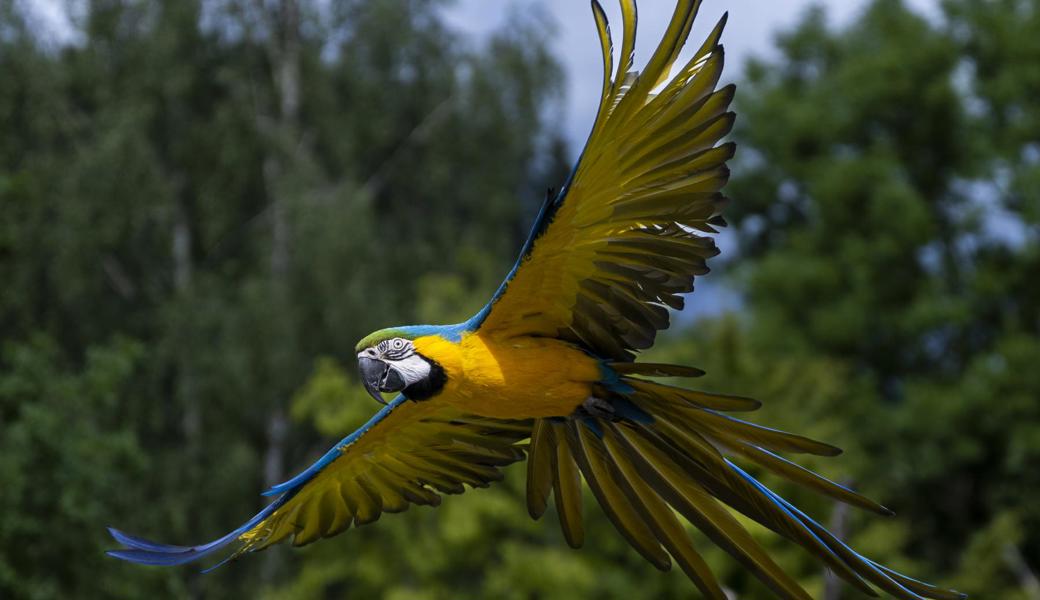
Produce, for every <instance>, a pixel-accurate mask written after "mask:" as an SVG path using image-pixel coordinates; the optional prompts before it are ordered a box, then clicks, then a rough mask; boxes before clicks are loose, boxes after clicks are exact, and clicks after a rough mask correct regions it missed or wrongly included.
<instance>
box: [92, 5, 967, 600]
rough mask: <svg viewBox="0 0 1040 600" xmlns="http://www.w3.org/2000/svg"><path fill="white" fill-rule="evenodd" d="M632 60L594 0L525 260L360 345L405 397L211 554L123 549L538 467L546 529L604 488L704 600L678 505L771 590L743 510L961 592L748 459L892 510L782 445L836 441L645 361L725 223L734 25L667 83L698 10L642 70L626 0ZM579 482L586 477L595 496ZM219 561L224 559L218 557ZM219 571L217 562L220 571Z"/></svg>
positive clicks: (929, 589)
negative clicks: (549, 189) (588, 69)
mask: <svg viewBox="0 0 1040 600" xmlns="http://www.w3.org/2000/svg"><path fill="white" fill-rule="evenodd" d="M620 4H621V13H622V17H623V18H622V29H623V36H622V41H621V63H620V66H619V69H618V73H617V75H616V76H614V74H613V44H612V41H611V37H610V31H609V28H608V24H607V18H606V15H605V13H604V11H603V8H602V7H601V6H600V4H599V2H598V1H597V0H592V11H593V15H594V18H595V23H596V28H597V31H598V33H599V40H600V45H601V49H602V54H603V89H602V95H601V99H600V102H599V108H598V114H597V117H596V120H595V123H594V124H593V127H592V131H591V133H590V135H589V138H588V141H587V144H586V146H585V149H584V151H583V152H582V154H581V157H580V158H579V160H578V162H577V165H576V166H575V167H574V169H573V171H572V172H571V174H570V176H569V177H568V179H567V181H566V183H565V184H564V185H563V186H562V187H561V188H560V190H559V192H558V193H556V194H550V195H549V196H547V197H546V199H545V202H544V203H543V205H542V207H541V210H540V212H539V214H538V216H537V218H536V220H535V223H534V226H533V227H532V229H531V233H530V235H529V236H528V238H527V240H526V242H525V243H524V245H523V248H522V249H521V252H520V256H519V259H518V260H517V261H516V263H515V265H514V266H513V268H512V270H511V271H510V272H509V274H508V276H507V277H506V278H505V281H504V282H503V283H502V284H501V286H500V287H499V288H498V290H497V291H496V292H495V293H494V295H493V297H492V298H491V301H490V302H488V303H487V305H485V306H484V308H483V309H482V310H480V311H479V312H478V313H477V314H476V315H474V316H473V317H472V318H471V319H469V320H467V321H465V322H463V323H459V324H457V325H419V326H405V327H392V328H389V329H383V330H380V331H377V332H375V333H373V334H371V335H369V336H367V337H365V338H364V339H362V340H361V341H360V342H359V343H358V344H357V348H356V352H357V360H358V368H359V374H360V379H361V382H362V383H363V385H364V387H365V388H366V389H367V390H368V391H369V392H370V393H371V394H372V396H373V397H374V398H375V399H376V400H378V401H380V402H384V401H383V397H382V395H381V394H382V393H384V392H389V393H396V394H397V396H396V397H395V398H394V399H393V400H392V401H390V402H389V403H385V402H384V404H385V406H384V407H383V408H382V409H381V410H380V411H379V412H378V413H376V414H375V416H373V417H372V418H371V420H369V421H368V422H367V423H366V424H365V425H363V426H362V427H361V428H360V429H358V430H357V431H355V432H353V433H351V434H350V435H348V436H347V437H345V438H344V439H343V440H342V441H340V442H339V443H338V444H336V445H335V446H334V447H333V448H332V449H330V450H329V451H328V452H327V453H326V454H325V455H323V456H322V457H321V458H320V459H319V460H318V461H317V462H315V463H314V464H313V465H311V466H310V467H309V468H307V469H306V470H304V471H303V472H302V473H300V474H299V475H296V476H295V477H293V478H292V479H290V480H288V481H286V482H285V483H281V484H279V485H275V486H274V487H272V488H271V489H270V490H268V491H267V492H265V494H266V495H270V496H276V499H275V500H274V501H273V502H272V503H271V504H269V505H268V506H267V507H266V508H264V509H263V510H261V511H260V512H259V513H258V514H257V515H255V516H254V517H253V518H251V519H249V520H248V521H247V522H246V523H244V524H243V525H242V526H240V527H238V528H237V529H235V530H233V531H231V532H230V533H228V534H227V535H225V536H223V537H221V538H219V539H217V540H214V541H212V542H209V543H207V544H202V545H198V546H171V545H165V544H157V543H154V542H150V541H147V540H144V539H141V538H138V537H134V536H130V535H127V534H125V533H122V532H120V531H118V530H115V529H111V530H110V532H111V534H112V536H113V537H114V538H115V540H116V541H118V542H119V543H120V544H122V545H123V546H124V547H125V548H124V549H120V550H113V551H110V552H109V554H110V555H112V556H114V557H116V558H120V559H123V560H127V561H131V562H135V563H140V564H147V565H179V564H183V563H188V562H192V561H196V560H198V559H201V558H203V557H206V556H209V555H212V554H214V553H216V552H218V551H220V550H222V549H224V548H226V547H228V546H234V549H233V550H232V551H230V552H229V556H228V557H227V558H225V559H224V561H221V563H219V564H223V562H226V561H227V560H230V559H231V558H236V557H239V556H241V555H243V554H245V553H249V552H255V551H258V550H263V549H264V548H267V547H268V546H271V545H272V544H275V543H277V542H280V541H282V540H285V539H287V538H288V539H291V540H292V543H293V544H294V545H296V546H302V545H304V544H309V543H311V542H313V541H315V540H318V539H320V538H323V537H331V536H333V535H337V534H339V533H341V532H343V531H345V530H346V529H348V528H349V527H350V526H351V525H352V524H353V525H355V526H358V525H364V524H367V523H371V522H373V521H375V520H376V519H378V518H379V516H380V514H381V513H383V512H399V511H402V510H405V509H406V508H407V507H408V506H409V505H411V504H418V505H429V506H437V505H438V504H440V502H441V495H440V494H442V493H444V494H457V493H462V492H463V491H464V490H465V489H466V487H467V486H469V487H485V486H487V485H489V484H490V483H491V482H493V481H496V480H498V479H500V478H501V476H502V474H501V471H500V469H501V468H502V467H505V466H506V465H509V464H512V463H515V462H518V461H521V460H523V459H525V458H526V459H527V490H526V502H527V509H528V512H529V513H530V515H531V516H532V517H533V518H535V519H538V518H540V517H541V516H542V515H543V514H544V513H545V511H546V509H547V507H548V503H549V498H550V497H552V500H553V502H554V503H555V507H556V512H557V514H558V515H559V521H560V525H561V527H562V529H563V536H564V538H565V540H566V542H567V543H568V544H569V545H570V546H572V547H574V548H579V547H580V546H581V545H582V542H583V529H582V514H581V512H582V509H581V507H582V494H583V489H584V486H587V487H588V489H589V490H591V492H592V495H593V496H594V497H595V498H596V500H597V501H598V502H599V505H600V506H601V507H602V509H603V511H604V512H605V513H606V516H607V517H608V518H609V520H610V521H611V522H612V523H613V525H614V526H615V527H616V529H617V530H618V532H619V533H620V534H621V535H622V536H624V537H625V539H626V540H627V541H628V542H629V543H630V544H631V545H632V547H633V548H635V550H636V551H637V552H638V553H639V554H641V555H642V556H643V557H644V558H646V560H648V561H649V562H650V563H651V564H653V565H654V566H655V567H657V568H658V569H661V570H668V569H669V568H670V567H671V565H672V561H675V562H676V563H678V565H679V567H680V568H681V569H682V570H683V571H684V572H685V574H686V575H687V576H688V577H689V579H690V580H691V581H692V583H693V584H694V585H695V586H696V587H697V588H698V589H699V590H700V592H701V593H702V594H703V595H704V596H705V597H707V598H711V599H715V600H725V598H726V594H725V593H724V592H723V590H722V587H721V586H720V584H719V582H718V581H717V580H716V578H715V576H714V575H713V573H712V571H711V569H710V568H709V567H708V565H707V564H706V563H705V561H704V559H703V558H702V557H701V556H700V554H698V552H697V551H696V550H695V549H694V546H693V545H692V544H691V541H690V539H689V537H688V535H687V531H686V529H685V528H684V525H683V523H682V521H681V520H680V518H679V517H680V516H681V517H682V518H683V519H685V520H686V521H687V522H689V523H690V524H692V525H693V527H695V528H696V529H698V530H700V532H701V533H703V535H705V536H706V537H707V538H708V539H710V540H711V541H712V542H714V543H715V544H717V545H718V546H720V547H721V548H723V549H724V550H725V551H726V552H728V553H729V554H731V555H732V556H733V557H734V558H735V559H736V560H737V561H739V562H740V563H741V564H742V565H743V566H745V567H746V568H747V569H749V570H750V571H751V572H752V573H753V574H754V575H756V576H757V577H758V578H759V579H760V580H761V581H762V582H763V583H765V585H767V586H768V587H769V588H770V589H771V590H772V591H773V592H774V593H775V594H776V595H777V596H778V597H780V598H785V599H798V600H808V599H809V598H810V597H809V595H808V594H807V593H806V592H805V590H804V589H803V588H802V587H801V586H800V585H799V584H798V583H797V582H796V581H795V580H794V579H793V578H792V577H791V576H789V575H788V574H787V573H785V572H784V570H783V569H781V568H780V567H779V566H778V565H777V564H776V563H775V562H774V561H773V560H772V559H771V558H770V557H769V555H768V554H767V553H766V552H765V551H764V550H763V548H762V547H761V546H760V545H759V544H758V542H757V541H755V539H754V538H753V537H752V536H751V535H750V534H749V532H748V531H747V530H746V529H745V528H744V526H743V525H742V524H741V523H740V521H738V520H737V519H736V518H735V517H734V515H733V514H732V513H731V511H735V512H738V513H741V514H743V515H744V516H746V517H747V518H749V519H752V520H754V521H756V522H758V523H760V524H762V525H763V526H765V527H766V528H768V529H770V530H772V531H774V532H776V533H777V534H779V535H781V536H783V537H785V538H788V539H789V540H791V541H793V542H795V543H797V544H799V545H801V546H802V547H804V548H805V549H806V550H807V551H808V552H809V553H810V554H812V555H813V556H815V557H816V558H818V559H819V560H820V561H821V562H822V563H823V564H824V565H826V566H827V567H828V568H830V569H831V570H832V571H833V572H834V573H835V574H836V575H838V576H839V577H841V578H843V579H845V580H846V581H847V582H849V583H850V584H851V585H853V586H855V587H856V588H858V589H860V590H861V591H863V592H865V593H867V594H870V595H874V596H876V595H877V593H876V592H875V591H874V589H873V586H876V587H878V588H880V589H881V590H883V591H884V592H886V593H888V594H890V595H891V596H894V597H897V598H902V599H920V598H934V599H944V600H948V599H954V598H963V597H964V596H963V595H962V594H960V593H958V592H955V591H952V590H945V589H941V588H938V587H935V586H932V585H930V584H926V583H923V582H920V581H917V580H915V579H911V578H909V577H907V576H905V575H902V574H900V573H897V572H895V571H893V570H891V569H889V568H887V567H885V566H882V565H881V564H879V563H877V562H874V561H872V560H870V559H868V558H865V557H864V556H862V555H860V554H858V553H857V552H855V551H854V550H853V549H851V548H850V547H849V546H848V545H846V544H845V543H844V542H842V541H841V540H840V539H838V537H837V536H835V535H834V534H832V533H831V532H830V531H828V530H827V529H825V528H824V527H823V526H821V525H820V524H819V523H817V522H816V521H815V520H813V519H812V518H811V517H809V516H808V515H807V514H805V513H804V512H802V511H801V510H799V509H798V508H796V507H795V506H794V505H793V504H791V503H790V502H788V501H787V500H785V499H784V498H782V497H780V496H779V495H777V494H776V493H774V492H773V491H771V490H770V489H769V488H767V487H766V486H765V485H763V484H762V483H760V482H759V481H758V480H756V479H755V478H754V477H752V476H751V475H749V474H748V473H747V471H745V470H744V468H743V467H741V466H739V464H738V463H745V464H746V463H752V464H755V465H758V466H759V467H761V468H763V469H765V470H767V471H771V472H773V473H775V474H777V475H779V476H781V477H783V478H786V479H788V480H791V481H793V482H796V483H798V484H802V485H804V486H806V487H808V488H810V489H812V490H815V491H817V492H819V493H822V494H826V495H828V496H830V497H832V498H835V499H837V500H840V501H842V502H846V503H848V504H851V505H854V506H857V507H860V508H863V509H866V510H869V511H873V512H876V513H880V514H882V515H888V514H891V513H890V511H889V510H888V509H886V508H884V507H883V506H881V505H880V504H877V503H876V502H874V501H872V500H869V499H867V498H865V497H863V496H861V495H859V494H857V493H856V492H854V491H852V490H850V489H848V488H846V487H843V486H841V485H839V484H836V483H834V482H832V481H829V480H827V479H825V478H823V477H821V476H819V475H817V474H815V473H813V472H811V471H809V470H806V469H804V468H803V467H801V466H799V465H797V464H796V463H794V462H791V461H789V460H788V459H787V458H784V457H782V456H781V455H780V453H794V454H798V453H804V454H812V455H819V456H834V455H837V454H839V453H840V450H839V449H838V448H836V447H834V446H831V445H829V444H825V443H822V442H818V441H815V440H811V439H808V438H806V437H802V436H799V435H795V434H791V433H786V432H782V431H777V430H775V429H769V428H766V427H762V426H759V425H755V424H752V423H750V422H747V421H744V420H740V419H737V418H734V417H732V416H730V415H729V414H727V413H728V412H732V411H749V410H754V409H756V408H758V407H759V402H757V401H755V400H752V399H749V398H744V397H740V396H733V395H726V394H716V393H707V392H702V391H696V390H691V389H686V388H683V387H675V386H671V385H666V384H664V383H660V382H656V381H654V380H653V379H654V378H660V377H697V376H699V375H702V374H703V372H702V371H700V370H699V369H695V368H692V367H686V366H677V365H669V364H652V363H646V362H636V361H635V358H636V353H637V352H638V351H640V350H643V349H646V348H649V347H650V346H651V345H652V344H653V343H654V337H655V335H656V333H657V331H660V330H663V329H665V328H667V327H668V325H669V312H668V309H669V308H672V309H680V308H682V306H683V296H682V295H683V294H686V293H688V292H690V291H692V290H693V280H694V277H696V276H700V275H704V274H705V273H707V272H708V268H707V267H706V266H705V261H706V260H707V259H708V258H710V257H712V256H715V255H716V254H718V250H717V248H716V245H715V243H714V240H713V238H712V237H710V234H713V233H716V232H717V230H716V229H715V227H716V226H724V225H725V221H724V220H723V219H722V217H721V216H720V211H721V209H722V207H723V204H724V203H725V201H726V199H725V197H724V196H723V195H722V193H721V190H722V188H723V186H724V184H725V183H726V181H727V179H728V174H729V172H728V169H727V167H726V161H727V160H728V159H729V158H730V157H732V156H733V152H734V144H733V143H732V142H726V143H720V141H721V140H722V138H723V137H724V136H726V135H727V133H728V132H729V131H730V128H731V127H732V125H733V120H734V113H733V112H732V111H730V110H729V109H728V107H729V104H730V101H731V100H732V98H733V93H734V86H733V85H727V86H724V87H718V82H719V77H720V74H721V72H722V65H723V47H722V45H720V43H719V39H720V36H721V33H722V30H723V27H724V25H725V22H726V15H723V17H722V18H721V20H720V21H719V22H718V24H717V25H716V26H715V27H714V28H713V29H712V30H711V32H710V33H709V34H708V36H707V39H706V40H705V41H704V43H703V44H702V45H701V46H700V47H699V49H697V51H696V52H695V53H694V54H693V57H692V58H691V59H690V60H689V62H687V63H686V64H685V65H684V66H682V67H681V69H679V70H678V71H677V73H676V74H675V75H674V76H673V75H672V67H673V63H674V62H675V61H676V58H677V56H678V54H679V52H680V50H681V49H682V48H683V46H684V44H685V43H686V40H687V37H688V36H689V33H690V27H691V25H692V23H693V20H694V16H695V15H696V13H697V10H698V8H699V5H700V1H699V0H678V3H677V6H676V9H675V12H674V15H673V16H672V19H671V21H670V23H669V25H668V28H667V30H666V32H665V34H664V36H663V39H662V40H661V42H660V44H659V45H658V46H657V49H656V50H655V51H654V53H653V55H652V56H651V58H650V60H649V61H648V63H647V64H646V66H645V67H644V68H643V70H642V71H641V72H638V71H635V70H633V69H632V67H633V47H634V44H635V33H636V3H635V0H620ZM583 482H584V486H583ZM219 564H218V565H217V566H219ZM213 568H215V567H213Z"/></svg>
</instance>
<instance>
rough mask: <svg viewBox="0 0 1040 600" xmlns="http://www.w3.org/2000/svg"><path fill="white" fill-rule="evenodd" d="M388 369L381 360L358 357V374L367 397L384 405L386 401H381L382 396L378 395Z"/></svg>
mask: <svg viewBox="0 0 1040 600" xmlns="http://www.w3.org/2000/svg"><path fill="white" fill-rule="evenodd" d="M389 368H390V366H389V365H387V364H386V363H385V362H383V361H381V360H377V359H374V358H367V357H364V356H359V357H358V372H359V373H361V383H362V384H363V385H364V386H365V390H366V391H367V392H368V393H369V395H371V396H372V397H373V398H375V399H376V402H379V403H380V404H384V405H385V404H386V400H383V396H382V395H381V394H380V393H379V385H380V383H381V382H382V381H383V377H384V376H385V375H386V371H387V369H389Z"/></svg>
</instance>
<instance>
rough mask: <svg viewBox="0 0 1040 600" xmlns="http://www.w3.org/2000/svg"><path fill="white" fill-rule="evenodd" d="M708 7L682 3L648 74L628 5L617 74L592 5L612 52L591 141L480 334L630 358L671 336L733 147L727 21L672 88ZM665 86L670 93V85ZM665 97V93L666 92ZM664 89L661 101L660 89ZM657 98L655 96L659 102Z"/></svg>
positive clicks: (699, 267)
mask: <svg viewBox="0 0 1040 600" xmlns="http://www.w3.org/2000/svg"><path fill="white" fill-rule="evenodd" d="M699 5H700V0H680V2H679V3H678V5H677V6H676V9H675V14H674V15H673V17H672V20H671V23H670V24H669V26H668V30H667V32H666V33H665V36H664V39H662V40H661V43H660V45H659V46H658V47H657V50H656V51H655V52H654V54H653V56H652V57H651V58H650V61H649V62H648V63H647V65H646V67H645V68H644V69H643V71H642V72H641V73H640V72H636V71H629V70H628V69H629V68H630V67H631V65H632V51H633V48H634V46H635V30H636V7H635V2H634V0H621V6H622V14H623V29H624V38H623V41H622V44H621V65H620V68H619V70H618V74H617V76H614V77H612V71H613V57H612V53H613V51H612V43H611V39H610V32H609V30H608V27H607V20H606V16H605V15H604V13H603V9H602V7H601V6H600V4H599V2H597V1H596V0H592V9H593V13H594V15H595V17H596V25H597V28H598V30H599V36H600V41H601V43H602V50H603V68H604V72H603V93H602V98H601V100H600V106H599V113H598V115H597V117H596V122H595V124H594V125H593V128H592V133H591V134H590V135H589V140H588V143H587V144H586V146H585V150H584V151H583V153H582V156H581V158H580V159H579V161H578V164H577V165H576V166H575V169H574V171H573V172H572V174H571V177H570V178H569V180H568V182H567V184H566V185H565V186H564V187H563V188H562V189H561V190H560V192H559V194H558V195H557V196H555V197H553V198H547V200H546V203H545V205H544V206H543V207H542V211H541V213H540V214H539V216H538V219H537V220H536V222H535V225H534V227H533V229H532V231H531V235H530V237H529V238H528V240H527V242H526V243H525V244H524V247H523V250H522V251H521V255H520V258H519V259H518V261H517V264H516V266H514V268H513V270H512V271H511V272H510V274H509V276H508V277H507V278H506V280H505V281H504V282H503V284H502V286H501V287H500V288H499V290H498V291H497V292H496V293H495V296H494V297H493V298H492V300H491V302H489V303H488V305H487V306H486V307H485V308H484V310H482V311H481V312H480V313H479V314H478V315H477V316H476V317H474V319H473V321H472V322H471V323H470V325H471V326H472V327H476V326H479V328H480V329H481V331H483V332H485V333H493V334H496V335H498V334H501V335H503V336H513V335H543V336H554V337H560V338H562V339H567V340H570V341H573V342H575V343H578V344H581V345H583V346H584V347H586V348H588V349H589V350H591V351H593V352H595V353H596V354H597V355H599V356H602V357H604V358H612V359H615V360H631V358H632V356H633V351H634V350H639V349H642V348H647V347H649V346H650V345H652V344H653V341H654V336H655V335H656V333H657V331H658V330H660V329H665V328H667V327H668V311H667V308H666V307H672V308H681V307H682V306H683V299H682V297H681V294H684V293H687V292H690V291H692V290H693V278H694V276H696V275H702V274H704V273H707V272H708V268H707V267H706V266H705V261H706V259H708V258H709V257H711V256H714V255H716V254H718V250H717V249H716V247H715V243H714V240H713V239H712V238H710V237H708V236H706V235H700V234H699V233H697V232H703V233H715V231H716V230H715V229H714V227H713V225H724V224H725V223H724V222H723V221H722V219H721V217H719V210H720V208H721V206H722V204H723V202H724V197H723V196H722V194H721V193H720V190H721V189H722V186H723V185H724V184H725V183H726V181H727V179H728V177H729V170H728V169H727V168H726V164H725V163H726V160H727V159H729V158H730V157H731V156H732V155H733V150H734V145H733V144H732V143H726V144H721V145H719V140H720V139H721V138H722V137H723V136H725V135H726V134H727V133H728V132H729V131H730V128H731V127H732V125H733V119H734V114H733V113H732V112H729V111H728V109H727V107H728V106H729V103H730V100H731V99H732V98H733V90H734V88H733V86H732V85H730V86H726V87H724V88H722V89H719V90H716V89H715V88H716V84H717V83H718V80H719V76H720V74H721V72H722V63H723V50H722V46H721V45H719V36H720V35H721V33H722V28H723V26H724V24H725V20H726V17H725V16H723V18H722V20H721V21H719V23H718V25H716V26H715V28H714V29H713V30H712V32H711V33H710V34H709V35H708V38H707V40H706V41H705V42H704V44H703V45H702V46H701V47H700V49H699V50H697V52H696V53H695V54H694V55H693V58H692V59H691V60H690V61H689V62H688V63H686V65H685V66H683V67H682V68H681V69H680V70H679V71H678V72H677V73H676V74H675V76H674V77H672V78H671V79H670V80H669V77H670V75H671V71H672V65H673V63H674V62H675V60H676V58H677V56H678V54H679V52H680V50H681V49H682V47H683V45H684V44H685V42H686V39H687V37H688V36H689V33H690V27H691V25H692V23H693V19H694V16H695V14H696V12H697V9H698V7H699ZM626 71H627V72H626ZM665 82H667V83H665ZM662 85H663V87H662ZM658 88H660V89H658ZM655 92H656V93H655Z"/></svg>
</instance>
